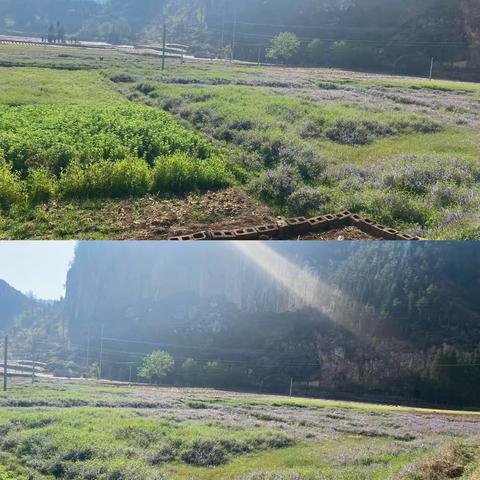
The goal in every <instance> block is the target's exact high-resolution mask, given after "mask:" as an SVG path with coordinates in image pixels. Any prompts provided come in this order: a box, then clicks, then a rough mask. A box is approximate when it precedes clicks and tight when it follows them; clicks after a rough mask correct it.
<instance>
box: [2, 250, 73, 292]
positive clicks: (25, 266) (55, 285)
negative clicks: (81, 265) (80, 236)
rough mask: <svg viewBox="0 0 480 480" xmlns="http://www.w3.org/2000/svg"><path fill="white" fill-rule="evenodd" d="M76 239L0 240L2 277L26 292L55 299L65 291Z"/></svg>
mask: <svg viewBox="0 0 480 480" xmlns="http://www.w3.org/2000/svg"><path fill="white" fill-rule="evenodd" d="M75 244H76V242H0V279H2V280H5V281H6V282H7V283H9V284H10V285H11V286H12V287H14V288H16V289H17V290H20V291H21V292H23V293H28V292H32V293H33V294H34V295H35V297H37V298H41V299H45V300H53V299H59V298H61V297H62V296H63V295H64V293H65V280H66V278H67V270H68V267H69V265H70V262H71V261H72V260H73V254H74V250H75Z"/></svg>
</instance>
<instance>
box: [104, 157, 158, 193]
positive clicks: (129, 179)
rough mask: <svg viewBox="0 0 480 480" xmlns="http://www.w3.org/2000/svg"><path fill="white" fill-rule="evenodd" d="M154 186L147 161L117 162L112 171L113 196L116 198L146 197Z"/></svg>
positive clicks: (128, 159)
mask: <svg viewBox="0 0 480 480" xmlns="http://www.w3.org/2000/svg"><path fill="white" fill-rule="evenodd" d="M151 185H152V171H151V169H150V167H149V166H148V164H147V162H146V161H145V160H141V159H139V158H133V157H132V158H126V159H124V160H120V161H119V162H116V163H115V164H114V166H113V171H112V194H113V195H114V196H116V197H139V196H142V195H146V194H147V193H148V192H149V191H150V188H151Z"/></svg>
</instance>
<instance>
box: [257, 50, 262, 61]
mask: <svg viewBox="0 0 480 480" xmlns="http://www.w3.org/2000/svg"><path fill="white" fill-rule="evenodd" d="M261 57H262V47H258V62H257V63H258V65H260V59H261Z"/></svg>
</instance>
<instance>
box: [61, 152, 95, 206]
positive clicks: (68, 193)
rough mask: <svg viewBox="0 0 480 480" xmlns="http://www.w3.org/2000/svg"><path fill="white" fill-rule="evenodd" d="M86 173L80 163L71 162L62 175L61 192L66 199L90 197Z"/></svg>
mask: <svg viewBox="0 0 480 480" xmlns="http://www.w3.org/2000/svg"><path fill="white" fill-rule="evenodd" d="M86 185H87V182H86V175H85V171H84V169H83V167H82V165H81V164H80V162H79V161H77V160H74V161H73V162H71V163H70V164H69V165H68V166H67V167H66V168H65V169H64V170H63V171H62V173H61V174H60V180H59V190H60V195H61V196H62V197H64V198H70V199H74V198H85V197H87V196H88V193H87V188H86Z"/></svg>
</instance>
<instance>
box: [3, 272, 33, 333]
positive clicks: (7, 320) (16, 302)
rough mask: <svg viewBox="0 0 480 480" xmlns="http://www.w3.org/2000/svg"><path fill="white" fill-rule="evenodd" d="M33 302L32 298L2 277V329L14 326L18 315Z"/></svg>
mask: <svg viewBox="0 0 480 480" xmlns="http://www.w3.org/2000/svg"><path fill="white" fill-rule="evenodd" d="M31 304H32V300H31V299H30V298H28V297H27V296H26V295H24V294H23V293H21V292H19V291H18V290H15V288H13V287H11V286H10V285H9V284H8V283H7V282H5V281H4V280H1V279H0V330H7V329H8V328H10V327H11V326H13V324H14V322H15V319H16V317H17V316H18V315H20V314H22V313H23V312H24V311H25V310H26V309H27V308H28V307H29V306H30V305H31Z"/></svg>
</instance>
